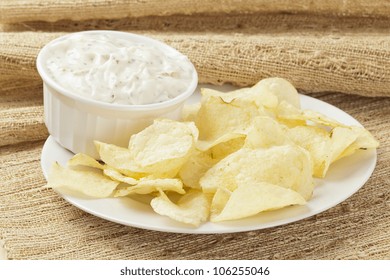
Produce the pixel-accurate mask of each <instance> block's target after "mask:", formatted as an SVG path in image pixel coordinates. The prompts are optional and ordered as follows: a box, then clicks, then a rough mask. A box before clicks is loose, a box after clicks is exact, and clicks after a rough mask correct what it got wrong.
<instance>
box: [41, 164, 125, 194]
mask: <svg viewBox="0 0 390 280" xmlns="http://www.w3.org/2000/svg"><path fill="white" fill-rule="evenodd" d="M118 184H119V182H116V181H112V180H110V179H108V178H107V177H105V176H104V175H103V174H102V173H101V171H100V170H96V169H95V170H94V171H85V170H72V169H67V168H63V167H61V166H60V165H59V164H58V163H57V162H56V163H54V164H53V165H52V168H51V170H50V173H49V176H48V180H47V186H48V187H49V188H53V189H56V190H59V191H60V192H63V193H66V194H72V195H80V194H83V195H86V196H89V197H96V198H103V197H109V196H110V195H111V194H112V192H113V191H114V190H115V188H116V187H117V186H118Z"/></svg>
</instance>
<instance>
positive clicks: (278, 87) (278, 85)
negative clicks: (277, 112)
mask: <svg viewBox="0 0 390 280" xmlns="http://www.w3.org/2000/svg"><path fill="white" fill-rule="evenodd" d="M251 90H253V91H258V92H261V93H263V94H265V93H268V94H272V95H274V96H276V97H277V100H278V101H279V103H280V102H282V101H286V102H288V103H289V104H291V105H293V106H294V107H296V108H300V107H301V104H300V98H299V94H298V92H297V90H296V89H295V87H294V86H293V85H292V84H291V83H290V82H289V81H287V80H285V79H282V78H267V79H263V80H261V81H260V82H258V83H257V84H256V85H254V86H253V87H252V89H251ZM274 107H276V104H275V106H272V107H271V108H274Z"/></svg>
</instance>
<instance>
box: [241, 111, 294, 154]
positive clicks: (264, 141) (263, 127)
mask: <svg viewBox="0 0 390 280" xmlns="http://www.w3.org/2000/svg"><path fill="white" fill-rule="evenodd" d="M287 129H288V128H287V127H285V126H284V125H281V124H279V123H278V122H277V121H275V120H274V119H272V118H270V117H256V118H255V119H254V120H253V123H252V127H251V128H250V129H249V131H248V135H247V137H246V139H245V145H244V147H245V148H251V149H256V148H268V147H272V146H281V145H286V144H293V141H291V140H290V138H288V136H287Z"/></svg>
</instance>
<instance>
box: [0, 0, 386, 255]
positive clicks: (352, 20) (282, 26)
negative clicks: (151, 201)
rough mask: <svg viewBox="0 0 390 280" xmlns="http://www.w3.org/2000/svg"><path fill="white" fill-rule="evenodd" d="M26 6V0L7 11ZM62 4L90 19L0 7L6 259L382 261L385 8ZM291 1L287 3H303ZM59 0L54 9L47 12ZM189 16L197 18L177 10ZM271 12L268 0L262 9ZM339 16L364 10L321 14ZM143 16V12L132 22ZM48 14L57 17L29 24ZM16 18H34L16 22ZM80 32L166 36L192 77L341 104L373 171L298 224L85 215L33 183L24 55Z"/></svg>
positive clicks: (35, 110)
mask: <svg viewBox="0 0 390 280" xmlns="http://www.w3.org/2000/svg"><path fill="white" fill-rule="evenodd" d="M26 2H29V4H30V6H26V9H19V11H17V9H16V7H18V5H23V4H24V3H26ZM53 2H55V3H54V4H53ZM73 2H75V4H74V5H75V7H77V9H78V10H77V11H80V9H81V7H85V9H83V13H80V12H79V13H78V14H79V15H80V14H84V15H85V17H82V18H79V19H87V18H88V17H89V16H90V15H92V17H90V18H94V19H96V20H93V21H77V22H74V21H68V20H65V19H67V18H69V17H68V16H67V15H70V14H72V13H71V12H69V9H70V8H69V2H67V1H48V0H47V1H22V0H19V1H2V2H1V3H0V12H1V20H3V22H11V21H12V18H14V19H15V21H18V23H16V24H5V25H2V26H1V27H0V30H3V32H1V33H0V179H1V180H0V239H4V242H5V248H6V250H7V255H8V258H11V259H389V258H390V219H389V216H390V214H389V213H390V211H389V210H390V209H389V208H390V204H389V198H390V195H389V185H390V184H389V183H390V181H389V179H388V174H389V171H390V153H389V151H390V141H389V138H390V135H389V133H390V125H389V122H388V119H389V116H390V98H389V96H390V95H389V91H388V88H389V71H390V70H389V69H390V67H389V57H390V56H389V51H388V50H389V49H390V48H389V38H388V34H389V33H388V32H389V31H390V27H389V26H388V21H387V19H386V15H385V14H383V13H382V11H385V10H386V9H387V6H383V5H382V6H380V7H381V9H379V8H378V7H379V6H378V7H376V4H371V3H368V4H367V5H368V6H367V5H365V6H364V5H361V3H362V2H360V1H343V2H344V3H345V5H355V6H354V8H351V7H350V9H348V11H346V10H343V8H342V7H340V6H337V5H339V3H340V2H339V1H330V2H329V1H328V2H329V3H330V4H329V5H330V6H329V7H331V9H330V8H328V9H327V10H326V8H325V7H326V5H328V4H325V3H324V4H321V5H323V6H321V7H323V9H320V8H318V7H316V9H314V8H313V7H312V6H310V5H309V6H305V7H306V8H307V9H308V10H307V11H306V12H307V13H308V14H311V15H316V16H315V17H312V16H310V15H307V14H299V12H300V11H302V9H298V8H295V10H292V8H291V9H290V10H289V11H287V12H291V13H298V14H296V15H285V14H277V13H275V14H272V15H269V14H268V15H267V14H265V15H263V14H259V13H252V14H250V15H248V14H246V13H247V12H248V11H247V10H245V9H247V8H248V7H249V6H245V5H244V6H242V8H238V6H237V5H236V6H234V3H236V1H230V2H229V1H225V2H226V3H227V2H229V3H231V5H232V6H229V5H228V6H225V7H224V8H221V7H218V5H216V7H215V8H214V10H212V11H213V13H215V14H213V15H200V14H199V15H198V13H199V12H203V11H200V10H196V9H195V6H194V3H195V2H194V3H192V6H191V5H190V4H191V3H190V2H188V1H181V2H183V3H187V2H188V3H190V4H189V5H190V8H191V7H192V8H193V9H194V10H186V12H185V11H184V12H183V14H182V15H173V16H170V15H169V14H170V13H171V9H168V8H167V7H171V6H169V5H170V4H172V3H176V4H177V3H179V2H180V1H164V2H166V3H164V4H163V6H161V4H159V6H158V11H157V8H155V7H154V10H153V9H152V8H150V9H149V10H148V9H147V8H146V7H147V6H143V7H145V10H143V12H144V14H142V13H143V12H142V11H141V9H138V10H137V9H135V8H134V7H135V6H131V5H130V6H129V7H131V9H130V8H128V9H127V10H126V11H123V14H121V15H120V16H119V17H123V16H125V15H131V16H133V17H132V18H127V19H119V20H112V18H114V17H115V15H118V13H120V12H119V11H118V10H120V9H118V7H122V8H123V9H125V8H124V6H120V5H121V3H122V4H123V3H125V2H126V3H128V4H134V5H135V3H136V2H138V1H115V2H116V3H117V4H118V5H113V4H112V3H113V2H112V1H99V0H97V1H73ZM92 2H93V3H94V4H91V3H92ZM144 2H146V4H145V5H149V4H150V3H153V1H144ZM249 2H251V1H248V3H249ZM260 2H262V1H257V3H260ZM270 2H271V3H273V1H270ZM295 2H296V3H298V4H297V6H296V7H298V6H299V5H301V6H302V5H303V4H305V3H306V4H307V3H309V2H311V1H306V2H305V1H295ZM32 3H33V4H32ZM35 3H36V4H35ZM42 3H45V5H46V4H47V5H46V6H45V11H46V10H47V15H48V17H47V18H46V15H45V18H43V15H42V13H40V12H39V4H42ZM48 3H52V4H51V5H48ZM82 3H84V4H82ZM104 3H110V4H112V6H110V7H111V8H113V12H112V13H109V16H110V19H108V20H107V19H106V20H105V19H102V18H104V16H102V15H101V14H99V13H98V11H100V9H97V10H95V12H96V14H95V13H93V12H91V11H92V10H91V9H92V8H90V7H92V6H93V5H96V6H98V7H105V8H106V10H107V7H108V6H107V5H108V4H107V5H106V4H104ZM159 3H162V2H159ZM188 3H187V4H188ZM205 3H206V2H205ZM237 3H238V1H237ZM275 3H276V1H275ZM302 3H303V4H302ZM332 3H333V4H332ZM352 3H356V4H352ZM375 3H382V1H378V2H375ZM382 4H383V3H382ZM60 5H63V6H62V7H63V8H62V9H63V10H61V11H62V12H58V7H59V6H60ZM104 5H106V6H104ZM172 5H173V4H172ZM274 5H275V4H274ZM312 5H314V4H312ZM318 5H320V4H318ZM332 5H333V6H332ZM359 5H360V6H361V9H360V8H359V9H360V10H359V9H358V8H357V7H360V6H359ZM27 7H29V8H28V11H29V12H28V13H27V12H26V11H27ZM34 7H35V8H34ZM150 7H152V6H150ZM291 7H292V6H291ZM302 7H303V6H302ZM345 7H346V6H345ZM56 9H57V10H56ZM229 9H230V10H229ZM240 9H241V10H240ZM367 9H370V11H371V13H367V11H368V10H367ZM73 11H76V9H74V10H73ZM114 11H116V12H114ZM129 11H132V13H130V12H129ZM189 11H190V12H191V13H192V14H197V15H196V16H192V17H188V16H186V15H184V13H190V12H189ZM210 11H211V10H210ZM268 11H271V10H268ZM283 11H285V10H280V9H277V8H276V6H274V12H283ZM84 12H85V13H84ZM176 12H177V13H179V12H180V10H178V9H177V10H176ZM223 12H229V13H230V12H232V13H230V14H225V13H223ZM233 12H235V13H233ZM252 12H253V11H252ZM263 12H267V11H266V10H264V11H263ZM12 13H13V14H12ZM148 13H149V14H148ZM346 13H347V14H350V15H354V16H363V15H369V16H370V17H367V18H366V17H364V18H361V17H358V18H357V17H335V18H332V19H329V17H328V15H332V14H346ZM49 15H51V16H49ZM62 15H64V16H62ZM145 15H150V16H147V17H140V16H145ZM152 15H159V17H153V16H152ZM162 15H164V16H162ZM168 15H169V16H168ZM28 16H30V17H28ZM26 17H27V18H26ZM134 17H137V18H134ZM380 17H382V18H380ZM59 19H63V20H62V21H59V22H54V23H45V22H37V20H50V21H55V20H59ZM25 20H28V21H35V22H28V23H26V22H23V23H20V21H25ZM216 22H218V24H217V23H216ZM84 29H117V30H128V31H132V32H138V33H143V34H148V35H150V36H152V37H155V38H158V39H161V40H163V41H166V42H167V43H169V44H171V45H172V46H174V47H176V48H178V49H179V50H181V51H182V52H183V53H186V54H187V55H188V56H189V57H190V59H191V60H193V61H194V63H195V65H196V67H197V70H198V72H199V74H200V80H201V82H209V83H215V84H222V83H227V82H229V83H234V84H237V85H249V84H252V83H254V82H256V81H257V80H258V79H260V78H263V77H267V76H282V77H285V78H288V79H290V80H291V81H292V82H293V83H294V84H295V85H296V86H297V87H298V88H299V89H300V90H301V91H303V92H305V93H307V94H310V95H312V96H314V97H316V98H319V99H321V100H324V101H326V102H329V103H331V104H333V105H335V106H337V107H339V108H341V109H342V110H345V111H346V112H348V113H349V114H351V115H352V116H354V117H355V118H356V119H358V120H359V121H360V122H361V123H362V124H363V125H364V126H365V127H366V128H368V129H369V130H370V131H371V132H372V133H373V134H374V135H375V137H376V138H377V139H378V140H379V141H380V143H381V147H380V148H379V149H378V165H377V167H376V170H375V171H374V174H373V176H372V177H371V178H370V180H369V181H368V182H367V183H366V184H365V186H364V187H363V188H362V189H361V190H360V191H359V192H357V193H356V194H355V195H353V196H352V197H351V198H349V199H348V200H346V201H344V202H343V203H341V204H339V205H338V206H336V207H334V208H332V209H330V210H328V211H326V212H324V213H321V214H319V215H316V216H314V217H311V218H308V219H305V220H303V221H300V222H296V223H293V224H289V225H285V226H280V227H276V228H271V229H266V230H260V231H251V232H246V233H236V234H221V235H188V234H172V233H162V232H153V231H148V230H142V229H136V228H131V227H126V226H122V225H119V224H115V223H112V222H108V221H105V220H102V219H100V218H97V217H94V216H92V215H90V214H87V213H85V212H83V211H81V210H79V209H77V208H75V207H74V206H72V205H70V204H68V203H67V202H65V201H64V200H63V199H62V198H60V197H59V196H58V195H57V194H56V193H54V192H53V191H52V190H49V189H46V188H44V187H43V186H44V184H45V180H44V178H43V175H42V172H41V169H40V153H41V149H42V146H43V143H44V140H45V139H46V138H47V136H48V134H47V131H46V128H45V126H44V124H43V116H42V112H43V108H42V85H41V81H40V78H39V76H38V75H37V72H36V70H35V58H36V54H37V52H38V51H39V48H40V47H41V46H42V45H43V44H45V43H46V42H48V41H49V40H51V39H53V38H55V37H57V36H59V35H61V34H63V32H69V31H77V30H84ZM336 92H338V93H336ZM357 94H359V95H361V96H358V95H357Z"/></svg>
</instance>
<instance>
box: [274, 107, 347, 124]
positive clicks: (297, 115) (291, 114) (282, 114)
mask: <svg viewBox="0 0 390 280" xmlns="http://www.w3.org/2000/svg"><path fill="white" fill-rule="evenodd" d="M276 114H277V117H278V118H279V119H280V120H282V121H290V123H291V122H295V123H296V125H306V121H311V122H313V123H315V124H317V125H324V126H329V127H338V126H341V127H348V126H347V125H344V124H342V123H340V122H338V121H336V120H334V119H332V118H329V117H327V116H325V115H324V114H321V113H319V112H315V111H312V110H300V109H298V108H296V107H294V106H292V105H291V104H289V103H287V102H281V103H280V104H279V106H278V108H277V111H276Z"/></svg>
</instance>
